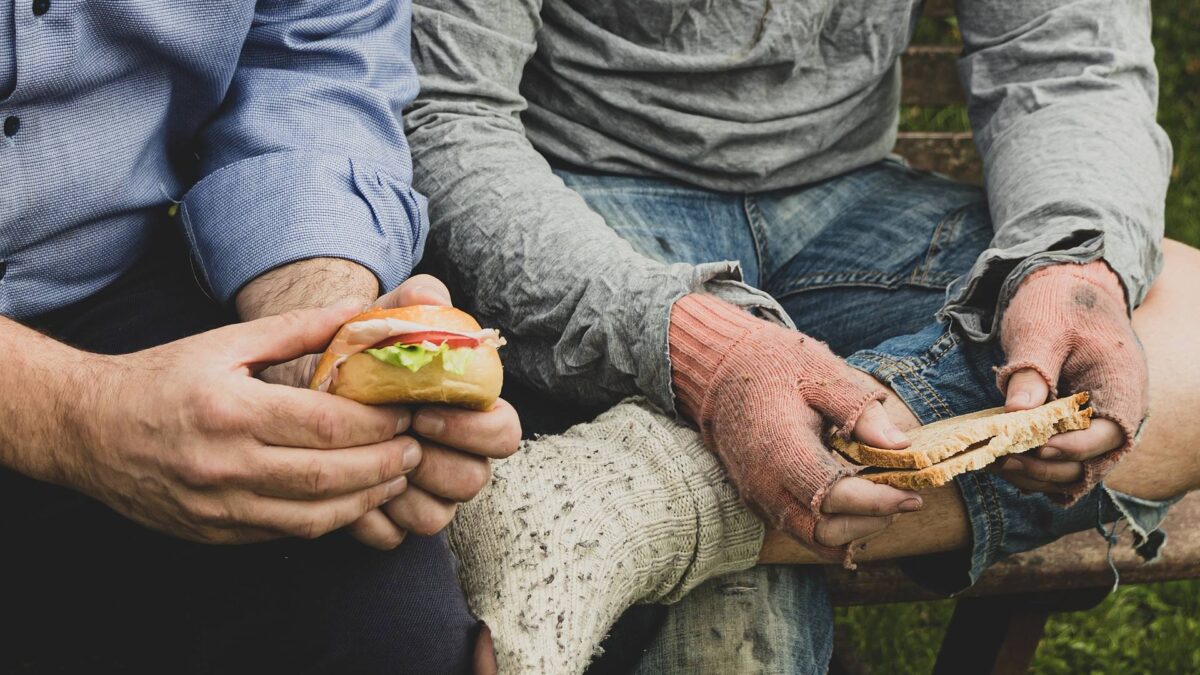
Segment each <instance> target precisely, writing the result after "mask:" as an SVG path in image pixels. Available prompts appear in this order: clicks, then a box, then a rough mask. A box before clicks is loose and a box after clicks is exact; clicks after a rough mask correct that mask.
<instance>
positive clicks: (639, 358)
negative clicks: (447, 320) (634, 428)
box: [405, 0, 786, 410]
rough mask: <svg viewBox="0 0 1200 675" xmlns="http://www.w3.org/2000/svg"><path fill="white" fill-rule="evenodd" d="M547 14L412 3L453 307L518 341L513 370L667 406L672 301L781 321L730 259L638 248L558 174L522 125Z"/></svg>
mask: <svg viewBox="0 0 1200 675" xmlns="http://www.w3.org/2000/svg"><path fill="white" fill-rule="evenodd" d="M540 9H541V2H540V0H506V1H505V2H497V1H496V0H419V1H418V2H416V3H415V6H414V10H413V11H414V17H413V58H414V60H415V61H416V63H417V66H418V70H419V71H420V73H421V94H420V96H419V97H418V98H417V100H416V102H415V103H414V105H413V106H412V108H411V109H410V110H409V111H408V113H407V114H406V116H405V119H406V123H407V125H408V129H409V136H410V138H411V141H412V146H413V160H414V162H415V164H416V167H417V186H418V187H419V188H420V189H421V190H422V191H424V192H425V193H426V194H428V195H429V199H430V221H431V230H430V235H429V237H430V247H431V251H434V252H435V255H432V256H431V259H432V260H433V261H434V262H435V265H437V266H438V267H437V270H436V271H437V273H438V274H440V275H441V276H443V277H445V278H446V280H447V281H448V282H449V283H450V284H451V288H452V290H453V291H454V292H455V297H456V299H457V301H458V302H459V303H460V304H463V305H464V306H466V307H468V308H470V309H471V311H473V312H474V313H475V314H476V315H477V316H478V317H479V319H480V321H481V322H483V323H485V324H486V325H491V326H495V327H497V328H500V329H501V330H503V331H504V332H505V334H506V335H507V337H508V338H509V345H508V347H506V348H505V349H504V364H505V370H506V373H507V374H509V375H513V376H515V377H517V378H518V379H520V380H522V381H524V382H526V383H528V384H530V385H532V386H534V387H536V388H538V389H541V390H543V391H549V392H553V393H557V394H561V395H565V396H569V397H571V398H572V399H573V400H576V401H580V402H584V403H589V404H604V403H612V402H615V401H616V400H619V399H620V398H623V397H625V396H629V395H631V394H637V393H641V394H644V395H645V396H647V397H648V398H650V399H651V400H652V401H653V402H654V403H655V404H656V405H658V406H659V407H660V408H662V409H664V410H672V409H674V395H673V390H672V385H671V367H670V361H669V354H668V346H667V328H668V324H669V321H670V312H671V306H672V305H673V304H674V302H675V300H677V299H679V298H680V297H682V296H683V295H685V294H687V293H690V292H693V291H708V292H713V293H716V294H718V295H719V296H720V297H723V298H725V299H726V300H728V301H730V302H733V303H735V304H739V305H741V306H745V307H750V308H760V309H762V310H763V311H764V312H765V313H766V314H767V315H768V316H770V317H772V318H775V319H777V320H779V321H786V320H785V319H784V318H783V316H784V314H783V311H782V309H779V308H778V305H777V304H775V302H774V301H773V300H772V299H771V298H770V297H769V296H767V295H766V294H764V293H760V292H758V291H755V290H752V289H750V288H749V287H748V286H746V285H745V284H743V283H741V282H740V273H739V271H738V269H737V266H736V264H734V263H714V264H707V265H699V266H692V265H686V264H667V263H663V262H660V261H656V260H652V259H650V258H647V257H645V256H643V255H641V254H640V253H638V252H636V251H635V250H634V249H633V248H632V247H631V246H630V245H629V244H628V243H627V242H626V241H624V240H623V239H621V238H620V236H618V235H617V234H616V233H615V232H614V231H613V230H612V229H611V228H609V227H608V225H607V224H606V223H605V222H604V219H603V218H601V217H600V216H599V215H598V214H596V213H595V212H593V211H592V210H591V209H589V208H588V206H587V204H586V203H585V202H584V201H583V199H582V198H581V197H580V196H579V195H578V194H576V193H575V192H574V191H572V190H571V189H569V188H567V187H566V186H565V185H564V184H563V182H562V181H561V180H559V179H558V178H557V177H556V176H555V175H554V173H553V171H552V170H551V168H550V166H549V164H547V162H546V160H545V159H543V157H542V156H541V155H540V154H539V153H538V151H537V150H536V149H535V148H534V147H533V146H532V145H531V144H530V142H529V141H528V139H527V138H526V136H525V130H524V127H523V126H522V124H521V120H520V113H521V111H522V110H524V108H525V100H524V98H523V97H522V96H521V94H520V82H521V74H522V71H523V69H524V67H525V64H526V62H528V60H529V58H530V57H531V56H532V55H533V53H534V50H535V49H536V47H537V44H536V36H537V32H538V30H539V28H540V26H541V20H540V18H539V11H540Z"/></svg>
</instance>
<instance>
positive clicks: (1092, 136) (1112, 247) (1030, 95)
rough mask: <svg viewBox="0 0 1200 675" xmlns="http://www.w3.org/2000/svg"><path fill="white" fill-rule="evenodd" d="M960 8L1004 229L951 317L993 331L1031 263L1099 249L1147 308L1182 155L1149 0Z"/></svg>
mask: <svg viewBox="0 0 1200 675" xmlns="http://www.w3.org/2000/svg"><path fill="white" fill-rule="evenodd" d="M958 20H959V26H960V28H961V30H962V35H963V42H964V44H965V47H966V49H965V51H964V54H963V58H962V59H961V61H960V62H959V74H960V77H961V79H962V81H963V85H964V88H965V89H966V91H967V99H968V111H969V113H970V118H971V124H972V126H973V128H974V131H975V139H976V143H977V144H978V146H979V151H980V154H981V156H982V157H983V162H984V176H985V183H986V187H987V195H988V202H989V206H990V209H991V214H992V219H993V221H994V223H995V227H996V234H995V238H994V239H993V240H992V245H991V248H989V249H988V250H986V251H984V252H983V254H981V255H980V257H979V259H978V260H977V261H976V263H975V266H974V268H973V269H972V270H971V272H970V274H968V275H967V276H966V277H964V278H963V279H960V280H959V281H958V282H956V283H955V284H954V285H953V286H951V288H950V289H949V291H948V296H947V303H946V305H945V307H944V308H943V309H942V313H941V316H942V317H944V318H950V319H953V320H955V321H957V322H958V324H959V326H960V327H961V328H962V329H963V331H964V332H965V333H966V334H967V335H968V336H970V337H972V338H974V339H977V340H982V339H986V338H988V337H991V336H994V335H995V333H996V330H997V324H998V321H996V318H997V317H998V316H999V315H1000V313H1001V312H1002V311H1003V308H1004V306H1005V305H1006V303H1007V301H1008V299H1009V298H1011V297H1012V294H1013V293H1014V292H1015V291H1016V287H1017V285H1018V284H1019V283H1020V282H1021V280H1022V279H1024V278H1025V276H1027V275H1028V274H1029V272H1031V271H1033V270H1034V269H1036V268H1038V267H1040V266H1043V265H1046V264H1049V263H1053V262H1061V261H1073V262H1084V261H1090V260H1094V259H1096V258H1103V259H1104V260H1105V261H1106V262H1107V263H1108V264H1109V265H1110V266H1111V267H1112V268H1113V270H1114V271H1115V272H1116V273H1117V275H1118V276H1119V277H1120V278H1121V280H1122V282H1123V283H1124V285H1125V291H1126V294H1127V297H1128V301H1129V306H1130V307H1131V308H1133V307H1136V306H1138V305H1139V304H1140V303H1141V301H1142V300H1143V299H1144V298H1145V296H1146V292H1147V290H1148V289H1149V287H1150V283H1151V282H1152V281H1153V280H1154V278H1155V276H1156V275H1157V274H1158V272H1159V271H1160V269H1161V267H1162V252H1161V239H1162V237H1163V209H1164V202H1165V199H1166V189H1167V182H1168V180H1169V174H1170V166H1171V146H1170V141H1169V140H1168V139H1167V136H1166V134H1165V133H1164V132H1163V130H1162V129H1161V128H1160V127H1159V126H1158V124H1157V123H1156V122H1155V109H1156V107H1157V99H1158V76H1157V72H1156V70H1155V67H1154V48H1153V46H1152V45H1151V43H1150V7H1149V4H1148V3H1147V2H1145V1H1144V0H1143V1H1134V0H1081V1H1077V2H1064V1H1062V0H1015V1H1012V2H1001V1H999V0H959V2H958Z"/></svg>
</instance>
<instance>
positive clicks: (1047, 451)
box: [1041, 445, 1062, 459]
mask: <svg viewBox="0 0 1200 675" xmlns="http://www.w3.org/2000/svg"><path fill="white" fill-rule="evenodd" d="M1041 454H1042V459H1054V458H1055V457H1060V456H1062V451H1061V450H1059V449H1058V448H1052V447H1050V446H1049V445H1047V446H1046V447H1044V448H1042V453H1041Z"/></svg>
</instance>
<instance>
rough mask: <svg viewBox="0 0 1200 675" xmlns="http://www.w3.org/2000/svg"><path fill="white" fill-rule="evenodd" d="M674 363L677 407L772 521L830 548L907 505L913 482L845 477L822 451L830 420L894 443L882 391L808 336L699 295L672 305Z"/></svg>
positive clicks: (877, 526) (868, 438) (831, 552)
mask: <svg viewBox="0 0 1200 675" xmlns="http://www.w3.org/2000/svg"><path fill="white" fill-rule="evenodd" d="M669 335H670V337H669V340H670V347H671V363H672V373H673V376H674V384H675V391H676V395H677V398H678V400H679V402H680V408H681V412H682V413H683V414H684V415H685V416H687V417H689V418H691V419H692V420H693V421H695V422H696V423H697V424H698V425H699V427H700V431H701V433H702V434H703V436H704V440H705V444H706V445H707V446H708V447H709V449H711V450H713V451H714V452H716V453H717V455H718V456H720V458H721V460H722V463H723V464H724V466H725V469H726V471H728V473H729V477H730V479H731V480H732V481H733V484H734V485H735V486H737V488H738V491H739V493H740V494H741V497H742V499H743V500H744V501H746V503H747V504H749V505H750V506H751V508H753V509H754V510H755V511H756V512H758V514H759V515H760V516H762V517H763V518H765V519H766V520H767V522H768V523H770V524H771V525H773V526H775V527H777V528H779V529H782V530H784V531H786V532H788V533H789V534H791V535H792V536H794V537H796V538H797V539H799V540H800V542H801V543H804V544H806V545H808V546H809V547H811V548H813V549H815V550H816V551H818V552H819V553H822V554H824V555H826V556H828V557H838V556H840V555H842V554H843V553H844V550H845V548H844V547H845V546H846V545H847V544H849V543H850V542H852V541H854V540H856V539H861V538H863V537H866V536H869V535H871V534H874V533H876V532H878V531H880V530H882V529H883V528H885V527H887V525H888V524H889V523H890V517H891V516H892V515H893V514H896V513H900V512H903V511H914V510H916V509H919V508H920V507H921V504H922V502H921V499H920V497H919V496H917V494H916V493H914V492H907V491H902V490H897V489H895V488H892V487H888V486H884V485H876V484H873V483H870V482H868V481H865V480H862V479H859V478H853V477H848V476H849V474H850V473H851V472H850V471H848V470H847V468H846V467H845V466H843V465H841V464H840V463H839V462H838V461H837V460H835V458H834V457H833V455H832V454H831V453H830V452H829V451H828V449H826V447H825V444H824V443H823V441H822V433H823V431H824V429H825V428H827V427H828V426H830V425H836V426H837V427H839V428H841V429H847V430H853V435H854V437H855V438H856V439H858V440H860V441H862V442H864V443H867V444H870V445H873V446H875V447H881V448H901V447H904V446H906V445H907V444H908V440H907V437H906V436H905V435H904V433H903V432H901V431H900V430H899V429H897V428H896V427H895V426H894V425H893V424H892V423H891V422H890V421H889V420H888V417H887V414H886V413H885V412H884V410H883V407H882V406H881V405H880V403H879V401H880V400H882V399H883V397H884V392H883V391H882V390H878V389H876V390H870V389H865V388H863V387H862V386H861V385H860V384H858V382H856V381H855V380H854V379H853V378H852V377H851V373H850V372H849V367H848V366H846V364H845V363H844V362H842V360H841V359H839V358H837V357H836V356H835V355H834V354H833V353H832V352H830V351H829V349H828V348H827V347H826V346H825V345H823V344H821V343H820V342H818V341H817V340H814V339H812V338H809V337H807V336H805V335H803V334H801V333H798V332H796V331H791V330H787V329H785V328H783V327H780V326H777V325H774V324H771V323H768V322H766V321H763V320H760V319H756V318H754V317H753V316H751V315H749V314H747V313H746V312H744V311H742V310H740V309H738V308H737V307H734V306H732V305H729V304H727V303H724V302H722V301H720V300H717V299H716V298H713V297H711V296H705V295H689V296H685V297H684V298H682V299H681V300H679V301H678V302H677V303H676V304H675V306H674V308H673V309H672V312H671V327H670V334H669Z"/></svg>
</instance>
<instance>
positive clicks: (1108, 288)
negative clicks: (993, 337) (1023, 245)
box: [1021, 259, 1128, 310]
mask: <svg viewBox="0 0 1200 675" xmlns="http://www.w3.org/2000/svg"><path fill="white" fill-rule="evenodd" d="M1030 282H1035V283H1037V282H1045V283H1063V284H1064V285H1063V286H1062V288H1064V289H1065V288H1067V285H1066V284H1074V283H1078V282H1084V283H1088V284H1091V285H1092V286H1095V287H1097V288H1099V289H1100V290H1102V291H1104V292H1105V293H1106V294H1108V295H1109V296H1110V297H1111V298H1113V299H1114V300H1116V301H1118V302H1119V303H1120V304H1121V306H1122V307H1124V308H1125V309H1126V310H1128V305H1127V304H1126V302H1125V287H1124V285H1123V284H1122V283H1121V278H1120V277H1118V276H1117V273H1116V272H1114V271H1113V269H1112V267H1110V266H1109V265H1108V263H1107V262H1105V261H1104V260H1103V259H1098V260H1093V261H1091V262H1088V263H1083V264H1079V263H1069V262H1067V263H1057V264H1054V265H1047V266H1045V267H1042V268H1040V269H1037V270H1034V271H1033V272H1032V273H1031V274H1030V275H1029V276H1028V277H1026V279H1025V281H1024V282H1022V283H1021V287H1024V286H1026V285H1032V284H1030Z"/></svg>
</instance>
